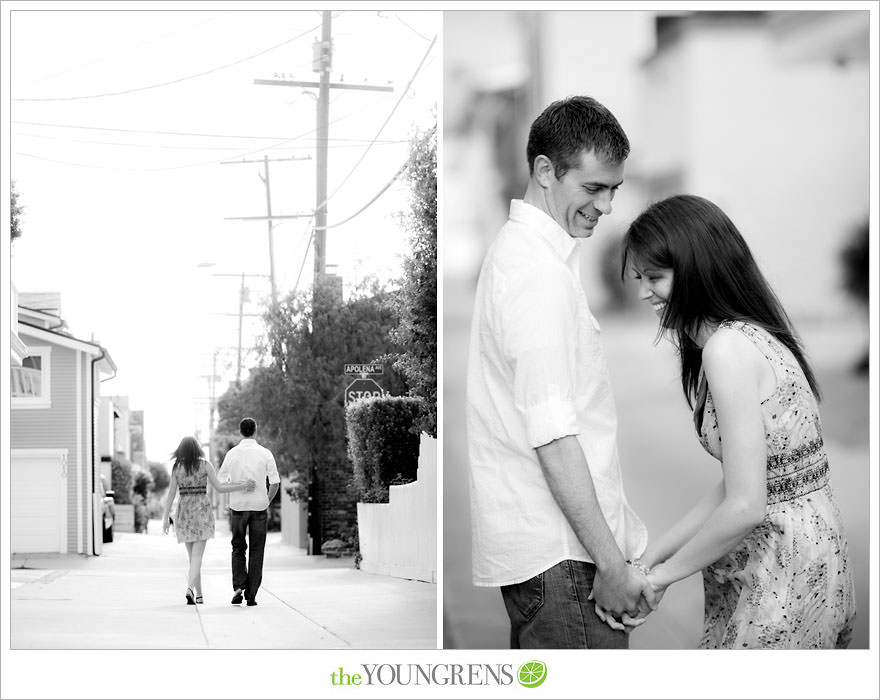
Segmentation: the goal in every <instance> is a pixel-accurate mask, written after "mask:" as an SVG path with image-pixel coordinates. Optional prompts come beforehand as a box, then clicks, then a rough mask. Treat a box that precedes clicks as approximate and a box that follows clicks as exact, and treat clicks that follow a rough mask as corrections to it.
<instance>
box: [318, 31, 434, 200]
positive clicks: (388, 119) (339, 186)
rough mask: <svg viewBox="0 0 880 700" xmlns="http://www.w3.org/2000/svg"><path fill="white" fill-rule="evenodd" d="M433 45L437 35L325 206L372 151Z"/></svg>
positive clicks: (328, 197) (329, 196)
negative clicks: (373, 135) (385, 116)
mask: <svg viewBox="0 0 880 700" xmlns="http://www.w3.org/2000/svg"><path fill="white" fill-rule="evenodd" d="M435 43H437V35H436V34H435V35H434V38H433V39H432V40H431V43H430V45H429V46H428V50H427V51H425V55H424V56H422V60H421V61H419V65H418V66H417V67H416V70H415V72H414V73H413V75H412V77H411V78H410V79H409V82H408V83H407V84H406V87H405V88H404V89H403V90H402V91H401V95H400V97H399V98H398V100H397V102H396V103H395V105H394V107H393V108H392V109H391V112H390V113H389V115H388V117H387V118H386V119H385V121H384V122H383V123H382V126H380V127H379V131H377V132H376V136H375V137H374V138H373V141H371V142H370V143H369V144H368V145H367V147H366V149H365V150H364V152H363V153H362V154H361V157H360V158H359V159H358V161H357V163H355V164H354V166H353V167H352V169H351V170H350V171H349V173H348V175H346V176H345V178H344V179H343V180H342V182H340V183H339V185H338V186H337V187H336V189H335V190H333V192H331V193H330V194H329V195H328V196H327V199H326V201H325V204H326V203H327V202H329V201H330V200H331V199H332V198H333V196H334V195H335V194H336V193H337V192H339V190H341V189H342V187H343V185H345V183H346V182H348V180H349V178H351V176H352V175H353V174H354V172H355V171H356V170H357V169H358V167H359V166H360V164H361V163H362V162H363V161H364V158H366V157H367V153H369V152H370V149H372V147H373V143H375V141H376V140H377V139H378V138H379V135H380V134H381V133H382V131H384V129H385V127H386V126H388V122H390V121H391V117H393V116H394V113H395V112H396V111H397V108H398V107H400V104H401V102H403V98H404V97H406V96H407V94H408V93H409V89H410V87H411V86H412V84H413V81H415V79H416V77H417V76H418V74H419V72H421V70H422V67H423V66H424V65H425V61H426V60H427V58H428V55H429V54H430V53H431V49H433V48H434V44H435ZM322 206H323V205H322Z"/></svg>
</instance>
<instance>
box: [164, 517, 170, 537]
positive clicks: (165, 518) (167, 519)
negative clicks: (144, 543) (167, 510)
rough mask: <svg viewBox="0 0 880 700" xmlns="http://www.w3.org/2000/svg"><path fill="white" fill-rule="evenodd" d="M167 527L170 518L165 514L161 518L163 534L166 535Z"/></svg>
mask: <svg viewBox="0 0 880 700" xmlns="http://www.w3.org/2000/svg"><path fill="white" fill-rule="evenodd" d="M169 527H171V520H170V519H169V517H168V516H167V515H166V516H164V517H163V518H162V534H163V535H167V534H168V528H169Z"/></svg>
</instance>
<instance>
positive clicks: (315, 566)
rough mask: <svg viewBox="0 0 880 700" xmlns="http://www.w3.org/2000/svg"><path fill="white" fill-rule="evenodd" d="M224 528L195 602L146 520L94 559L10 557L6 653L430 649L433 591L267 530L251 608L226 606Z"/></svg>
mask: <svg viewBox="0 0 880 700" xmlns="http://www.w3.org/2000/svg"><path fill="white" fill-rule="evenodd" d="M228 532H229V531H228V525H227V523H226V521H225V520H218V522H217V534H216V536H215V537H214V539H212V540H209V542H208V545H207V547H206V550H205V557H204V560H203V563H202V588H203V595H204V597H205V603H204V604H203V605H195V606H189V605H187V604H186V600H185V599H184V592H185V590H186V570H187V557H186V549H185V547H184V545H182V544H178V543H177V539H176V538H175V537H174V535H173V533H171V534H169V535H167V536H163V535H162V534H161V525H160V523H159V522H158V521H155V520H154V521H151V522H150V526H149V534H133V533H116V534H115V541H114V542H112V543H109V544H105V545H104V552H103V554H102V555H101V556H97V557H85V556H81V555H75V554H74V555H43V556H38V557H34V556H28V555H19V556H14V557H13V558H12V562H11V572H10V577H11V592H10V597H11V605H10V642H11V647H12V649H436V648H437V631H436V627H437V587H436V585H434V584H428V583H423V582H420V581H408V580H404V579H398V578H393V577H390V576H377V575H373V574H369V573H365V572H363V571H359V570H357V569H355V568H354V560H353V559H351V558H342V559H327V558H325V557H323V556H311V557H310V556H307V555H306V554H305V552H304V551H303V550H300V549H297V548H295V547H292V546H290V545H286V544H283V543H282V542H281V533H278V532H270V533H269V536H268V539H267V541H266V556H265V564H264V568H263V584H262V586H261V587H260V592H259V594H258V599H257V600H258V605H257V606H255V607H246V606H245V605H244V604H242V605H241V606H236V605H231V604H230V599H231V598H232V582H231V575H230V545H229V534H228Z"/></svg>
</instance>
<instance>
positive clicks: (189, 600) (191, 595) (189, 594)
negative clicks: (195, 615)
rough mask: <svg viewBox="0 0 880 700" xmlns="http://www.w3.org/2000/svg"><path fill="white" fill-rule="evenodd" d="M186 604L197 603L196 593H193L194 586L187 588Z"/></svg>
mask: <svg viewBox="0 0 880 700" xmlns="http://www.w3.org/2000/svg"><path fill="white" fill-rule="evenodd" d="M186 604H187V605H195V604H196V599H195V594H194V593H193V589H192V588H187V589H186Z"/></svg>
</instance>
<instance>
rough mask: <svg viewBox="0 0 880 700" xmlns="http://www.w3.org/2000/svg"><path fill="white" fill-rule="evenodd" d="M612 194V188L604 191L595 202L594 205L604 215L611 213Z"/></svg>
mask: <svg viewBox="0 0 880 700" xmlns="http://www.w3.org/2000/svg"><path fill="white" fill-rule="evenodd" d="M612 196H613V195H612V194H611V191H610V190H607V191H605V192H602V193H601V194H600V195H599V196H598V197H596V199H595V200H594V202H593V206H594V207H596V209H597V210H598V211H599V212H601V213H602V215H604V216H607V215H608V214H610V213H611V199H612Z"/></svg>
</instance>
